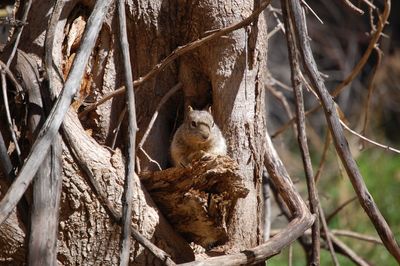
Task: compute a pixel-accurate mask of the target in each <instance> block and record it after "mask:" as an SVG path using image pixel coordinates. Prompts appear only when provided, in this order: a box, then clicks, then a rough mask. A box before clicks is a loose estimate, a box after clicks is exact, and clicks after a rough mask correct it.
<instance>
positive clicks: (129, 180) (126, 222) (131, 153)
mask: <svg viewBox="0 0 400 266" xmlns="http://www.w3.org/2000/svg"><path fill="white" fill-rule="evenodd" d="M118 19H119V42H120V45H121V50H122V56H123V59H122V61H123V62H124V75H125V84H126V88H127V90H126V101H127V102H126V107H127V109H128V147H127V156H126V158H127V160H128V166H127V170H126V175H125V186H124V202H123V210H122V234H121V238H122V243H121V253H120V254H121V256H120V263H119V265H120V266H126V265H128V264H129V251H130V246H131V223H132V199H133V185H134V182H133V175H134V174H135V157H136V155H135V152H136V149H135V143H136V131H137V124H136V110H135V109H136V107H135V93H134V90H133V78H132V66H131V58H130V54H129V43H128V36H127V32H126V15H125V0H119V1H118Z"/></svg>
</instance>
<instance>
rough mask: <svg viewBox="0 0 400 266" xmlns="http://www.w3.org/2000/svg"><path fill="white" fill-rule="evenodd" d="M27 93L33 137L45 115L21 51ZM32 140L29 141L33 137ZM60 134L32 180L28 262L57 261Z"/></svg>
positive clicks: (34, 75)
mask: <svg viewBox="0 0 400 266" xmlns="http://www.w3.org/2000/svg"><path fill="white" fill-rule="evenodd" d="M16 68H17V70H18V72H19V73H20V74H21V77H22V79H23V82H24V84H25V88H26V90H27V92H28V95H29V106H28V108H29V126H30V130H31V132H32V135H33V136H32V137H33V140H34V139H35V138H36V136H37V132H38V131H39V129H40V127H41V126H42V125H43V121H44V119H45V111H44V103H43V100H42V95H41V92H40V85H39V84H40V82H39V72H38V70H37V67H36V62H35V61H34V60H33V59H32V58H29V56H28V55H26V54H25V53H23V52H22V51H19V52H18V56H17V66H16ZM33 140H32V141H33ZM61 151H62V149H61V138H60V136H59V134H57V137H56V138H54V141H53V143H52V145H51V148H50V150H49V151H48V152H47V155H46V157H45V159H44V160H43V162H42V164H41V165H40V168H39V170H38V171H37V173H36V178H35V180H34V182H33V201H32V210H31V230H30V236H29V256H28V262H29V265H49V266H50V265H55V264H57V239H58V237H57V232H58V217H59V206H60V196H61V184H62V175H61V171H62V165H61V164H62V163H61Z"/></svg>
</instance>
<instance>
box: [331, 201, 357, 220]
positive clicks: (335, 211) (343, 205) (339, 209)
mask: <svg viewBox="0 0 400 266" xmlns="http://www.w3.org/2000/svg"><path fill="white" fill-rule="evenodd" d="M356 199H357V196H354V197H352V198H351V199H348V200H346V201H345V202H343V203H342V204H341V205H340V206H339V207H337V208H336V210H334V211H333V212H332V213H330V214H329V215H328V217H327V218H326V222H327V223H329V222H330V221H331V220H332V218H333V217H335V215H336V214H338V213H339V212H340V211H341V210H342V209H343V208H344V207H346V206H347V205H349V204H350V203H352V202H353V201H355V200H356Z"/></svg>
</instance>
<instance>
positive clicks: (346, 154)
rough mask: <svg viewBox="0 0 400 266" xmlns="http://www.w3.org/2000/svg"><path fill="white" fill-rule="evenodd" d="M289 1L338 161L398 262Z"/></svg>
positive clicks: (298, 13)
mask: <svg viewBox="0 0 400 266" xmlns="http://www.w3.org/2000/svg"><path fill="white" fill-rule="evenodd" d="M289 2H290V5H289V9H290V14H291V16H293V19H294V20H293V21H294V22H295V31H296V36H297V38H298V40H299V46H300V47H299V48H300V54H301V56H302V59H303V65H304V68H305V69H306V71H307V74H308V77H309V78H310V81H311V83H312V84H313V87H314V88H315V89H316V92H317V94H318V96H319V99H320V100H321V103H322V107H323V109H324V112H325V117H326V120H327V122H328V125H329V129H330V131H331V134H332V138H333V140H334V143H335V147H336V151H337V153H338V155H339V156H340V159H341V162H342V163H343V165H344V167H345V169H346V172H347V175H348V177H349V179H350V181H351V183H352V185H353V188H354V190H355V191H356V193H357V196H358V199H359V201H360V204H361V206H362V207H363V208H364V210H365V212H366V213H367V214H368V216H369V218H370V220H371V222H372V223H373V225H374V226H375V229H376V230H377V232H378V234H379V236H380V237H381V239H382V241H383V243H384V244H385V247H386V248H387V250H388V251H389V252H390V253H391V254H392V255H393V257H394V258H395V259H396V260H397V262H400V248H399V246H398V244H397V243H396V240H395V238H394V235H393V232H392V230H391V229H390V227H389V225H388V224H387V222H386V220H385V218H384V217H383V216H382V214H381V212H380V211H379V209H378V207H377V206H376V204H375V202H374V200H373V198H372V196H371V194H370V193H369V191H368V188H367V187H366V185H365V182H364V180H363V177H362V175H361V173H360V171H359V169H358V167H357V164H356V162H355V160H354V158H353V157H352V155H351V152H350V148H349V146H348V143H347V140H346V138H345V137H344V134H343V129H342V127H341V125H340V119H339V117H338V114H337V113H336V108H335V103H334V101H333V99H332V97H331V95H330V94H329V92H328V90H327V89H326V87H325V84H324V82H323V80H322V78H321V76H320V74H319V72H318V69H317V66H316V63H315V59H314V57H313V55H312V52H311V47H310V43H309V39H308V36H307V35H306V29H305V27H306V26H305V24H304V21H303V18H302V14H301V6H300V4H299V2H297V1H296V0H289ZM385 10H386V12H387V11H388V10H390V1H389V0H386V1H385ZM384 13H385V12H384ZM380 21H381V22H382V21H386V19H385V18H384V16H383V18H382V17H381V18H380ZM378 26H379V25H378ZM382 27H383V25H382ZM378 28H379V27H378Z"/></svg>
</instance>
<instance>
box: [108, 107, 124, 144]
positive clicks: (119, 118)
mask: <svg viewBox="0 0 400 266" xmlns="http://www.w3.org/2000/svg"><path fill="white" fill-rule="evenodd" d="M126 111H127V108H126V106H125V107H124V109H123V110H122V111H121V113H120V114H119V116H118V120H117V125H116V127H115V128H114V130H113V131H112V132H113V134H114V136H113V139H112V141H111V145H110V148H111V149H112V150H113V149H114V148H115V143H116V142H117V137H118V133H119V130H120V128H121V124H122V121H124V118H125V114H126Z"/></svg>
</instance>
